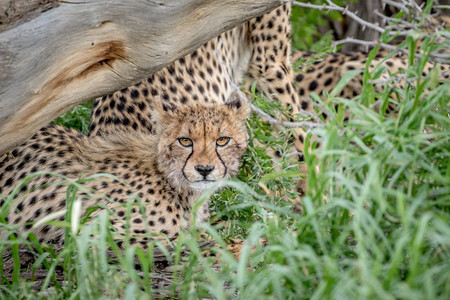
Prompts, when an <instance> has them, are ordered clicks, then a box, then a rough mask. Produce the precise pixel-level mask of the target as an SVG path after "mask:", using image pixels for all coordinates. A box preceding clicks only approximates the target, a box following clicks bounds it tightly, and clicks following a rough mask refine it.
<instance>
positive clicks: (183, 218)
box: [0, 95, 249, 247]
mask: <svg viewBox="0 0 450 300" xmlns="http://www.w3.org/2000/svg"><path fill="white" fill-rule="evenodd" d="M232 96H233V98H232V99H231V100H230V101H228V102H227V103H225V104H217V103H210V104H206V103H203V104H196V105H192V106H185V107H182V108H180V109H178V110H176V111H175V110H166V109H165V106H163V105H156V106H155V111H153V118H155V119H157V122H156V123H155V124H157V125H156V126H155V127H154V130H155V134H148V133H143V132H119V131H116V132H114V133H113V134H108V135H98V136H96V137H92V138H90V139H89V138H87V137H86V136H84V135H82V134H80V133H78V132H76V131H75V130H71V129H65V128H62V127H47V128H44V129H42V130H41V131H39V132H38V133H37V134H36V135H34V136H33V137H32V138H31V139H30V140H29V141H27V142H26V143H25V144H23V145H22V146H20V147H18V148H16V149H15V150H14V151H12V152H11V155H9V156H6V155H5V156H4V157H3V158H0V199H3V200H0V202H1V203H0V204H1V205H0V206H2V208H5V205H10V207H9V212H10V213H9V214H8V217H7V220H8V223H9V224H10V225H11V226H13V227H14V228H16V229H17V230H18V231H20V232H24V231H27V230H31V231H32V232H34V233H35V234H36V236H37V237H38V239H39V241H40V242H51V243H62V242H63V237H64V228H61V227H56V226H51V225H48V224H45V225H41V226H38V227H36V228H34V227H33V224H34V223H35V222H36V221H38V220H40V219H42V218H43V217H45V216H48V215H49V214H51V213H53V212H56V211H60V210H63V209H65V208H66V207H67V205H68V203H67V202H66V190H67V185H68V183H67V182H66V181H65V180H64V179H63V178H61V177H59V176H53V175H50V174H41V175H38V176H36V177H33V179H32V180H30V181H29V182H28V183H26V184H24V185H23V186H21V187H19V191H18V193H17V194H16V196H15V197H14V199H13V200H12V201H8V202H5V199H6V198H7V197H8V196H10V195H11V193H13V191H14V189H15V188H17V186H19V184H20V183H21V181H22V179H24V178H25V177H27V176H28V175H30V174H31V173H34V172H37V171H48V172H54V173H58V174H61V175H62V176H65V177H66V178H68V179H70V180H78V179H82V178H86V177H88V176H90V175H93V174H97V173H108V174H112V175H113V176H115V177H116V179H114V178H111V177H102V178H101V179H100V180H92V181H87V182H86V183H84V188H82V189H81V188H80V189H79V190H78V192H77V198H79V199H82V203H83V204H82V207H83V211H86V208H87V207H93V206H95V205H98V206H99V207H100V209H97V210H96V211H95V212H94V213H93V215H96V214H98V213H100V212H102V211H105V210H109V211H111V215H110V220H111V223H112V224H113V226H114V228H115V229H116V231H117V233H118V236H119V239H120V237H121V236H123V235H124V234H125V232H126V230H127V227H129V230H130V232H131V234H132V236H133V238H132V240H131V243H132V244H136V245H138V246H142V247H146V246H147V243H148V240H149V236H150V235H149V234H165V235H166V236H167V237H168V238H169V239H174V238H176V236H177V235H178V232H179V231H180V229H181V228H185V227H186V226H189V224H190V223H191V222H192V216H191V214H192V207H193V206H194V204H195V203H196V202H197V200H198V199H199V197H200V195H201V194H202V192H203V191H204V190H205V189H207V188H210V187H211V186H212V185H213V184H214V183H216V182H219V181H221V180H223V179H226V178H229V177H230V176H232V175H234V174H236V173H237V171H238V168H239V164H240V157H241V155H242V154H243V152H244V151H245V149H246V147H247V140H248V135H247V131H246V127H245V122H244V120H245V118H246V117H247V116H248V113H249V108H248V106H247V105H246V103H243V102H241V101H240V100H239V98H236V96H235V95H232ZM224 138H225V139H224ZM182 139H188V140H190V141H191V145H189V146H186V145H183V144H182V143H181V140H182ZM129 201H131V202H132V204H131V210H130V211H129V212H128V211H127V208H126V207H127V202H129ZM63 219H64V217H61V218H60V220H63ZM207 219H209V210H208V203H204V204H203V205H202V206H201V207H200V209H199V210H198V212H197V221H198V222H200V221H205V220H207ZM8 233H10V231H8V232H3V233H0V235H3V234H8Z"/></svg>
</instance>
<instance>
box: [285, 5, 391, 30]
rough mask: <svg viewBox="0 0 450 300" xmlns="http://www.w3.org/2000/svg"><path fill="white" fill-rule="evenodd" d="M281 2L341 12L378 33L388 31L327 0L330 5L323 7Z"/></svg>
mask: <svg viewBox="0 0 450 300" xmlns="http://www.w3.org/2000/svg"><path fill="white" fill-rule="evenodd" d="M281 2H290V3H292V4H294V5H297V6H300V7H305V8H314V9H319V10H334V11H339V12H341V13H342V14H343V15H347V16H349V17H350V18H352V19H353V20H355V21H356V22H358V23H359V24H361V25H363V27H368V28H371V29H373V30H375V31H378V32H379V33H383V32H385V31H386V30H385V29H384V28H383V27H380V26H379V25H378V24H373V23H370V22H368V21H366V20H363V19H361V18H360V17H358V16H357V15H356V14H355V13H353V12H351V11H349V10H348V6H346V7H341V6H339V5H337V4H335V3H334V2H332V1H330V0H327V2H328V5H325V4H322V5H316V4H311V3H303V2H297V1H294V0H282V1H281Z"/></svg>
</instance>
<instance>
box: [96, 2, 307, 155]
mask: <svg viewBox="0 0 450 300" xmlns="http://www.w3.org/2000/svg"><path fill="white" fill-rule="evenodd" d="M290 5H291V4H290V3H285V4H283V5H282V6H280V7H278V8H276V9H275V10H273V11H272V12H269V13H267V14H265V15H262V16H260V17H257V18H255V19H252V20H250V21H248V22H246V23H244V24H242V25H240V26H238V27H235V28H233V29H231V30H229V31H227V32H224V33H222V34H221V35H219V36H218V37H216V38H214V39H212V40H210V41H209V42H207V43H206V44H204V45H203V46H202V47H200V48H198V49H197V50H195V51H194V52H192V53H191V54H189V55H187V56H185V57H183V58H181V59H179V60H177V61H174V62H173V63H171V64H170V65H168V66H167V67H165V68H164V69H162V70H160V71H158V72H156V73H154V74H152V75H150V76H149V77H148V78H146V79H144V80H142V81H141V82H139V83H137V84H135V85H133V86H130V87H128V88H125V89H122V90H120V91H117V92H115V93H113V94H110V95H107V96H104V97H102V98H98V99H97V100H96V101H95V103H94V107H93V111H92V116H91V121H90V126H89V136H95V135H97V134H101V133H104V132H109V131H114V130H116V129H117V128H122V129H124V130H128V131H137V132H144V133H149V134H152V133H153V128H154V127H155V126H156V124H155V123H154V122H152V113H153V112H152V105H153V102H155V101H162V103H163V106H164V107H165V108H167V109H168V110H177V109H180V108H181V107H183V106H188V105H191V104H192V103H203V102H210V101H211V102H216V103H223V102H224V101H225V99H227V98H228V97H229V96H230V94H231V93H232V92H233V91H235V90H236V87H237V86H238V85H239V84H241V83H242V82H243V80H244V79H245V80H246V81H247V82H253V81H256V82H257V84H258V88H259V90H260V91H262V92H263V93H265V94H266V95H270V96H271V97H273V99H274V100H278V101H280V102H281V103H283V104H284V106H285V107H286V108H288V109H290V110H291V113H292V116H296V115H297V114H298V113H299V111H298V108H299V107H300V106H299V105H300V101H299V99H300V97H299V94H298V92H297V89H296V86H295V82H294V76H293V73H292V67H291V62H290V59H289V56H290V53H291V46H290V44H291V42H290V22H289V18H290V9H291V6H290ZM296 130H297V136H298V135H303V136H304V135H305V132H303V130H302V129H300V128H298V129H296ZM297 136H296V137H295V143H296V147H297V149H299V151H301V150H302V145H301V143H300V142H299V138H298V137H297Z"/></svg>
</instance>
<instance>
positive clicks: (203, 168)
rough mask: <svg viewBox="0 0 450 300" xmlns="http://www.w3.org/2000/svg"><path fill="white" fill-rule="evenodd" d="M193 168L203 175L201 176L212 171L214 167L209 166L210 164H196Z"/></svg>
mask: <svg viewBox="0 0 450 300" xmlns="http://www.w3.org/2000/svg"><path fill="white" fill-rule="evenodd" d="M195 170H197V172H199V173H200V175H203V177H206V176H208V174H209V173H211V172H212V170H214V167H213V166H210V165H206V166H204V165H197V166H195Z"/></svg>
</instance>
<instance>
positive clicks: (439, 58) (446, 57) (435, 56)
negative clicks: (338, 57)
mask: <svg viewBox="0 0 450 300" xmlns="http://www.w3.org/2000/svg"><path fill="white" fill-rule="evenodd" d="M346 43H353V44H358V45H363V46H366V47H370V46H371V47H375V46H377V45H379V46H380V47H382V48H385V49H388V50H390V51H395V52H400V53H401V54H405V55H407V54H408V50H406V49H402V48H399V47H396V46H392V45H390V44H386V43H380V42H378V41H364V40H359V39H355V38H352V37H348V38H345V39H342V40H339V41H333V42H332V43H331V45H332V46H333V47H336V46H339V45H342V44H346ZM415 56H416V57H417V58H422V55H420V54H419V53H416V54H415ZM430 59H431V60H432V61H434V62H438V63H442V64H447V65H448V64H450V53H436V52H433V53H431V54H430Z"/></svg>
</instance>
